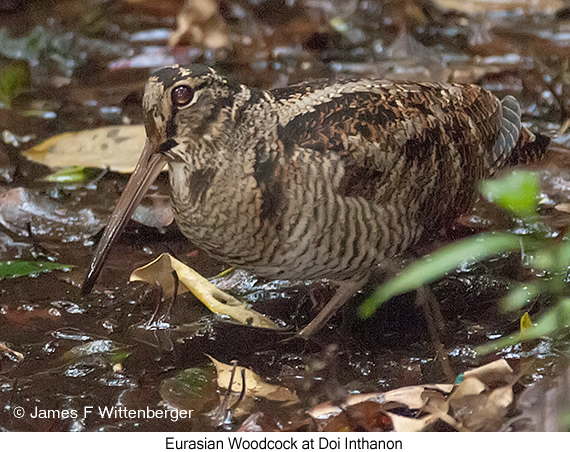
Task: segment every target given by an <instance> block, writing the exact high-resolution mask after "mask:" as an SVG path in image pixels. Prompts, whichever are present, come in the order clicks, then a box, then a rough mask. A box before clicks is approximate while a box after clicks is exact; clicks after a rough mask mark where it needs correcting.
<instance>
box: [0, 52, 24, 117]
mask: <svg viewBox="0 0 570 452" xmlns="http://www.w3.org/2000/svg"><path fill="white" fill-rule="evenodd" d="M28 80H29V76H28V67H27V65H26V64H23V63H14V64H10V65H8V66H5V67H3V68H2V69H0V102H2V103H3V104H4V106H5V107H6V108H10V106H11V105H12V101H13V100H14V99H15V98H16V96H18V94H20V93H21V92H22V91H23V90H24V88H25V87H26V86H28Z"/></svg>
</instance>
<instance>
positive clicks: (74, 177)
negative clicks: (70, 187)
mask: <svg viewBox="0 0 570 452" xmlns="http://www.w3.org/2000/svg"><path fill="white" fill-rule="evenodd" d="M85 179H86V172H85V167H84V166H70V167H67V168H63V169H60V170H59V171H56V172H55V173H53V174H49V175H47V176H46V177H44V178H43V179H42V180H44V181H46V182H58V183H60V184H80V183H83V182H85Z"/></svg>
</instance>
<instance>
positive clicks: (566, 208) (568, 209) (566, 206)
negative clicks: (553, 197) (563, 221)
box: [554, 202, 570, 213]
mask: <svg viewBox="0 0 570 452" xmlns="http://www.w3.org/2000/svg"><path fill="white" fill-rule="evenodd" d="M554 208H555V209H556V210H558V211H559V212H564V213H570V203H567V202H564V203H562V204H557V205H555V206H554Z"/></svg>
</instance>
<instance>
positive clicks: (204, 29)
mask: <svg viewBox="0 0 570 452" xmlns="http://www.w3.org/2000/svg"><path fill="white" fill-rule="evenodd" d="M168 44H169V45H170V46H175V45H178V44H190V45H195V46H204V47H207V48H210V49H221V48H227V47H229V46H230V38H229V33H228V29H227V25H226V22H225V20H224V19H223V17H222V16H221V15H220V11H219V9H218V2H216V1H214V0H186V1H185V2H184V6H183V7H182V10H181V11H180V13H178V15H177V16H176V31H175V32H174V33H172V35H171V36H170V39H169V40H168Z"/></svg>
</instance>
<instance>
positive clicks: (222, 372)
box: [208, 356, 299, 404]
mask: <svg viewBox="0 0 570 452" xmlns="http://www.w3.org/2000/svg"><path fill="white" fill-rule="evenodd" d="M208 358H210V359H211V360H212V362H213V363H214V365H215V366H216V372H217V375H218V386H219V387H220V388H221V389H226V390H227V389H228V387H229V385H230V380H231V376H232V372H233V373H234V375H235V377H234V380H233V384H232V388H231V390H232V392H235V393H240V392H241V391H242V378H241V372H242V370H244V371H245V395H246V396H247V397H262V398H264V399H267V400H272V401H274V402H286V403H288V404H294V403H298V402H299V398H298V397H297V394H295V392H293V391H291V390H290V389H289V388H286V387H284V386H278V385H272V384H270V383H267V382H265V381H264V380H263V379H262V378H261V377H260V376H259V375H257V374H256V373H255V372H253V371H252V370H250V369H247V368H245V367H241V366H237V367H236V368H235V371H234V366H233V365H231V364H224V363H222V362H220V361H218V360H216V359H214V358H212V357H211V356H208Z"/></svg>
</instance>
